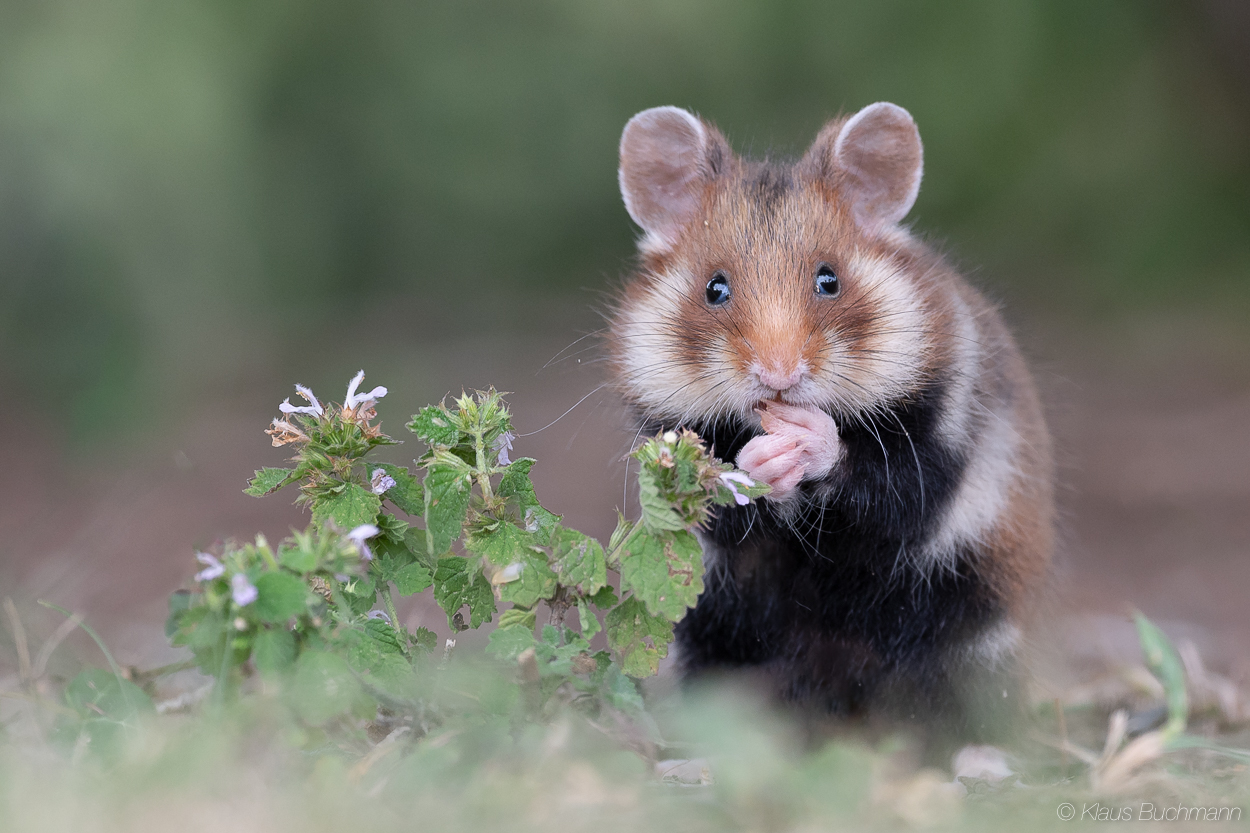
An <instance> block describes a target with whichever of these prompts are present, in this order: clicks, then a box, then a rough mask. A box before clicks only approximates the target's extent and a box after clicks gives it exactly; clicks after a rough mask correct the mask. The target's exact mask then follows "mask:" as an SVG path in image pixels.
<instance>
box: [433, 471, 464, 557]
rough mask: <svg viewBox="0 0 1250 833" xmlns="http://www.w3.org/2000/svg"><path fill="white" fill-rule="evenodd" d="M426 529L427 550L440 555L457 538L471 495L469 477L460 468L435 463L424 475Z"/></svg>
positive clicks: (449, 547)
mask: <svg viewBox="0 0 1250 833" xmlns="http://www.w3.org/2000/svg"><path fill="white" fill-rule="evenodd" d="M424 486H425V529H426V534H427V536H428V539H429V540H428V543H429V551H430V553H431V554H432V555H439V556H441V555H443V554H445V553H446V552H447V551H448V550H449V549H451V545H452V542H454V541H455V540H456V539H458V538H459V537H460V530H461V528H462V527H463V526H464V515H465V512H466V511H467V510H468V508H469V496H470V494H471V493H472V489H471V487H470V481H469V474H468V472H467V471H465V470H464V469H463V468H458V467H456V466H451V465H446V464H441V463H434V464H431V465H430V467H429V468H428V469H427V470H426V475H425V481H424Z"/></svg>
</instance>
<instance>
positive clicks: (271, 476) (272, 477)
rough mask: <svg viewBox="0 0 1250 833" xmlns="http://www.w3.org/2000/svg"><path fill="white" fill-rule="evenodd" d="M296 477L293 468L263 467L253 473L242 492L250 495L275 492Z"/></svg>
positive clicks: (262, 495)
mask: <svg viewBox="0 0 1250 833" xmlns="http://www.w3.org/2000/svg"><path fill="white" fill-rule="evenodd" d="M296 479H298V476H297V474H296V472H295V469H272V468H263V469H260V470H259V471H257V472H256V473H255V475H253V477H252V479H251V481H249V482H248V484H247V488H246V489H244V490H243V494H245V495H251V496H252V497H264V496H265V495H267V494H270V493H272V492H276V491H278V490H279V489H281V488H282V487H283V486H285V485H286V484H288V483H290V482H291V481H292V480H296Z"/></svg>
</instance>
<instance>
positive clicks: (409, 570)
mask: <svg viewBox="0 0 1250 833" xmlns="http://www.w3.org/2000/svg"><path fill="white" fill-rule="evenodd" d="M393 581H394V582H395V589H396V590H398V591H399V595H401V596H411V595H413V594H414V593H420V592H421V591H422V590H424V589H425V588H427V587H429V586H430V585H431V584H433V583H434V576H433V574H431V573H430V568H429V567H426V566H425V565H424V564H418V563H417V562H415V561H414V562H413V563H411V564H409V565H407V566H406V567H401V568H400V569H399V570H398V571H396V573H395V577H394V579H393Z"/></svg>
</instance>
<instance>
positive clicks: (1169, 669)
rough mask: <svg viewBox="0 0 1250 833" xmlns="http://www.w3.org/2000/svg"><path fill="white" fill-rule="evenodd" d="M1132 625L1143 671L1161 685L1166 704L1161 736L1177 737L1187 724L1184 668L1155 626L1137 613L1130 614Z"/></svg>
mask: <svg viewBox="0 0 1250 833" xmlns="http://www.w3.org/2000/svg"><path fill="white" fill-rule="evenodd" d="M1133 621H1134V622H1135V623H1136V624H1137V639H1138V641H1139V642H1141V649H1142V654H1143V655H1144V657H1145V659H1146V667H1147V668H1149V669H1150V673H1151V674H1154V675H1155V676H1156V677H1158V678H1159V682H1161V683H1162V684H1163V691H1164V695H1165V697H1166V699H1167V704H1168V722H1167V723H1166V724H1165V725H1164V728H1163V732H1164V734H1166V735H1168V736H1175V735H1179V734H1180V733H1181V732H1184V731H1185V724H1186V723H1187V722H1188V720H1189V694H1188V692H1187V691H1186V689H1185V665H1184V663H1183V662H1181V658H1180V654H1178V653H1177V652H1176V648H1175V647H1173V645H1172V640H1170V639H1168V637H1167V634H1165V633H1164V632H1163V631H1161V630H1159V628H1158V626H1156V625H1155V624H1154V623H1153V622H1151V621H1150V620H1149V619H1147V618H1146V617H1145V616H1144V615H1143V614H1142V613H1141V612H1139V611H1134V612H1133Z"/></svg>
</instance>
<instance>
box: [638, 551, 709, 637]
mask: <svg viewBox="0 0 1250 833" xmlns="http://www.w3.org/2000/svg"><path fill="white" fill-rule="evenodd" d="M621 590H632V591H633V592H634V597H635V598H637V599H640V600H642V601H643V602H645V603H646V605H647V610H649V611H650V612H651V613H653V614H654V615H656V616H664V617H665V618H667V619H668V620H670V621H672V622H678V621H680V620H681V618H682V617H683V616H685V615H686V610H687V609H689V608H692V607H694V605H695V602H697V601H698V600H699V594H700V593H702V592H703V550H702V549H701V548H700V547H699V541H698V539H696V538H695V537H694V535H693V534H692V533H690V532H687V531H685V530H682V531H680V532H670V533H667V534H664V535H648V534H647V533H645V532H640V533H638V534H637V535H635V536H634V537H633V538H631V539H630V540H629V544H628V548H627V549H626V551H625V554H624V555H623V556H621Z"/></svg>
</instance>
